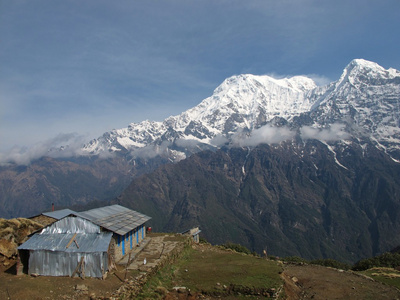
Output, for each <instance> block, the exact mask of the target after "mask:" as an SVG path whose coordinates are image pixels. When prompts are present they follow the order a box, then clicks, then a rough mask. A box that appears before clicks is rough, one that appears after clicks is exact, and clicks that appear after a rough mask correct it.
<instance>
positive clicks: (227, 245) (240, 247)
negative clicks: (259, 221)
mask: <svg viewBox="0 0 400 300" xmlns="http://www.w3.org/2000/svg"><path fill="white" fill-rule="evenodd" d="M221 247H223V248H225V249H231V250H233V251H236V252H240V253H245V254H251V251H250V250H249V249H247V248H246V247H245V246H243V245H240V244H234V243H225V244H223V245H221Z"/></svg>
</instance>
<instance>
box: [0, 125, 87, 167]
mask: <svg viewBox="0 0 400 300" xmlns="http://www.w3.org/2000/svg"><path fill="white" fill-rule="evenodd" d="M85 140H86V137H85V136H82V135H77V134H75V133H67V134H59V135H57V136H56V137H54V138H52V139H48V140H46V141H42V142H38V143H36V144H34V145H32V146H30V147H18V146H14V147H13V148H11V149H10V150H9V151H7V152H4V153H0V164H7V163H15V164H18V165H29V164H30V163H31V162H32V161H34V160H36V159H39V158H41V157H43V156H49V157H54V158H57V157H74V156H79V155H85V153H84V152H82V151H81V148H82V145H83V144H84V142H85ZM65 145H67V146H65ZM61 147H62V148H61ZM61 149H62V151H61Z"/></svg>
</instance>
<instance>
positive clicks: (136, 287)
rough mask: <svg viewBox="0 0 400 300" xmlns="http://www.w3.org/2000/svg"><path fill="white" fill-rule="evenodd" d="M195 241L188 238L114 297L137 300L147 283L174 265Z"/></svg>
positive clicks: (121, 288)
mask: <svg viewBox="0 0 400 300" xmlns="http://www.w3.org/2000/svg"><path fill="white" fill-rule="evenodd" d="M192 244H193V239H192V238H188V239H186V240H185V241H184V242H182V243H179V244H178V245H177V246H176V247H175V249H173V250H172V251H170V252H169V253H167V254H166V255H165V256H164V257H162V258H161V259H160V261H159V262H158V263H157V264H156V265H155V266H154V267H152V268H150V269H149V270H147V271H146V272H143V273H141V274H139V275H138V276H136V277H135V278H134V279H132V280H128V281H126V282H125V283H124V284H123V285H122V286H121V287H120V288H119V289H118V290H117V291H116V292H115V293H114V294H113V297H116V298H117V299H121V298H123V299H126V298H127V299H135V297H136V296H137V295H138V294H139V293H140V292H141V290H142V288H143V286H144V285H145V284H146V282H147V281H148V280H149V279H150V278H151V277H152V276H153V275H155V274H156V273H157V272H158V271H159V270H160V269H161V268H162V267H164V266H165V265H166V264H173V263H174V262H175V261H176V259H177V258H179V257H180V256H181V254H182V252H183V250H184V249H185V247H188V246H191V245H192Z"/></svg>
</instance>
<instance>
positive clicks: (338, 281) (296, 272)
mask: <svg viewBox="0 0 400 300" xmlns="http://www.w3.org/2000/svg"><path fill="white" fill-rule="evenodd" d="M282 277H283V278H284V279H285V294H286V296H287V299H311V298H312V299H316V300H318V299H349V300H350V299H351V300H353V299H365V300H366V299H371V300H373V299H400V291H399V290H398V289H396V288H395V287H392V286H388V285H384V284H382V283H380V282H376V281H374V280H372V279H370V278H368V277H366V276H362V275H357V274H355V273H353V272H346V271H339V270H336V269H331V268H326V267H321V266H316V265H301V266H297V265H286V267H285V270H284V272H283V274H282Z"/></svg>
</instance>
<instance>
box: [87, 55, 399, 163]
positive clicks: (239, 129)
mask: <svg viewBox="0 0 400 300" xmlns="http://www.w3.org/2000/svg"><path fill="white" fill-rule="evenodd" d="M399 95H400V72H399V71H397V70H395V69H388V70H386V69H384V68H382V67H381V66H379V65H378V64H376V63H373V62H369V61H366V60H362V59H355V60H353V61H352V62H351V63H350V64H349V65H348V66H347V67H346V68H345V69H344V71H343V74H342V76H341V77H340V79H339V80H337V81H335V82H332V83H331V84H329V85H327V86H323V87H317V86H316V84H315V83H314V81H312V79H310V78H307V77H303V76H295V77H292V78H284V79H274V78H272V77H269V76H255V75H248V74H247V75H238V76H233V77H230V78H228V79H226V80H225V81H224V82H223V83H222V84H221V85H220V86H219V87H217V88H216V89H215V91H214V93H213V95H212V96H211V97H209V98H206V99H205V100H203V101H202V102H201V103H200V104H199V105H197V106H196V107H194V108H192V109H189V110H187V111H186V112H183V113H182V114H180V115H178V116H172V117H169V118H167V119H166V120H164V121H163V122H151V121H143V122H141V123H137V124H135V123H132V124H130V125H129V127H128V128H123V129H119V130H113V131H110V132H107V133H105V134H104V135H103V136H102V137H100V138H98V139H95V140H92V141H91V142H90V143H88V144H86V145H85V146H84V148H83V150H84V151H86V152H87V153H90V154H92V155H96V154H100V153H102V152H121V153H127V152H128V153H130V154H131V155H132V157H138V156H148V157H151V156H156V155H163V156H167V157H168V158H169V159H170V160H172V161H179V160H181V159H184V158H186V157H188V156H190V155H191V154H192V153H195V152H198V151H201V150H205V149H213V148H218V147H220V146H222V145H226V144H230V145H233V146H235V145H237V144H238V140H239V141H241V140H242V139H243V138H246V137H249V136H251V135H252V132H253V131H254V130H257V129H260V128H263V127H265V126H270V127H273V128H279V127H284V128H287V129H288V130H290V131H291V132H287V134H286V135H284V137H283V138H282V140H285V139H287V138H290V137H292V136H293V135H294V134H295V132H296V130H301V129H302V127H306V130H307V129H309V127H311V128H313V129H315V130H314V131H312V130H308V133H311V132H314V133H315V138H317V139H318V138H319V136H318V134H317V133H318V131H319V130H323V129H330V128H331V127H332V125H333V126H335V125H337V124H342V127H340V130H341V131H345V132H347V133H349V135H351V136H352V137H354V138H355V139H365V138H369V139H372V140H373V141H375V143H376V145H377V146H378V147H381V148H382V149H384V150H385V151H388V152H389V153H393V157H394V158H395V159H399V158H400V156H399V154H398V148H399V145H400V139H399V138H400V136H399V134H400V129H399V109H400V104H399ZM338 128H339V127H336V128H335V127H334V129H338ZM269 131H270V132H272V130H269ZM273 133H275V132H273ZM273 133H271V134H273ZM280 133H281V132H278V134H280ZM305 136H306V138H308V137H309V136H308V135H307V134H305ZM341 137H343V136H341ZM262 142H263V141H260V143H262ZM264 142H265V143H269V142H270V141H269V140H268V138H266V139H265V141H264ZM273 142H274V141H273ZM239 144H240V143H239Z"/></svg>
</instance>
